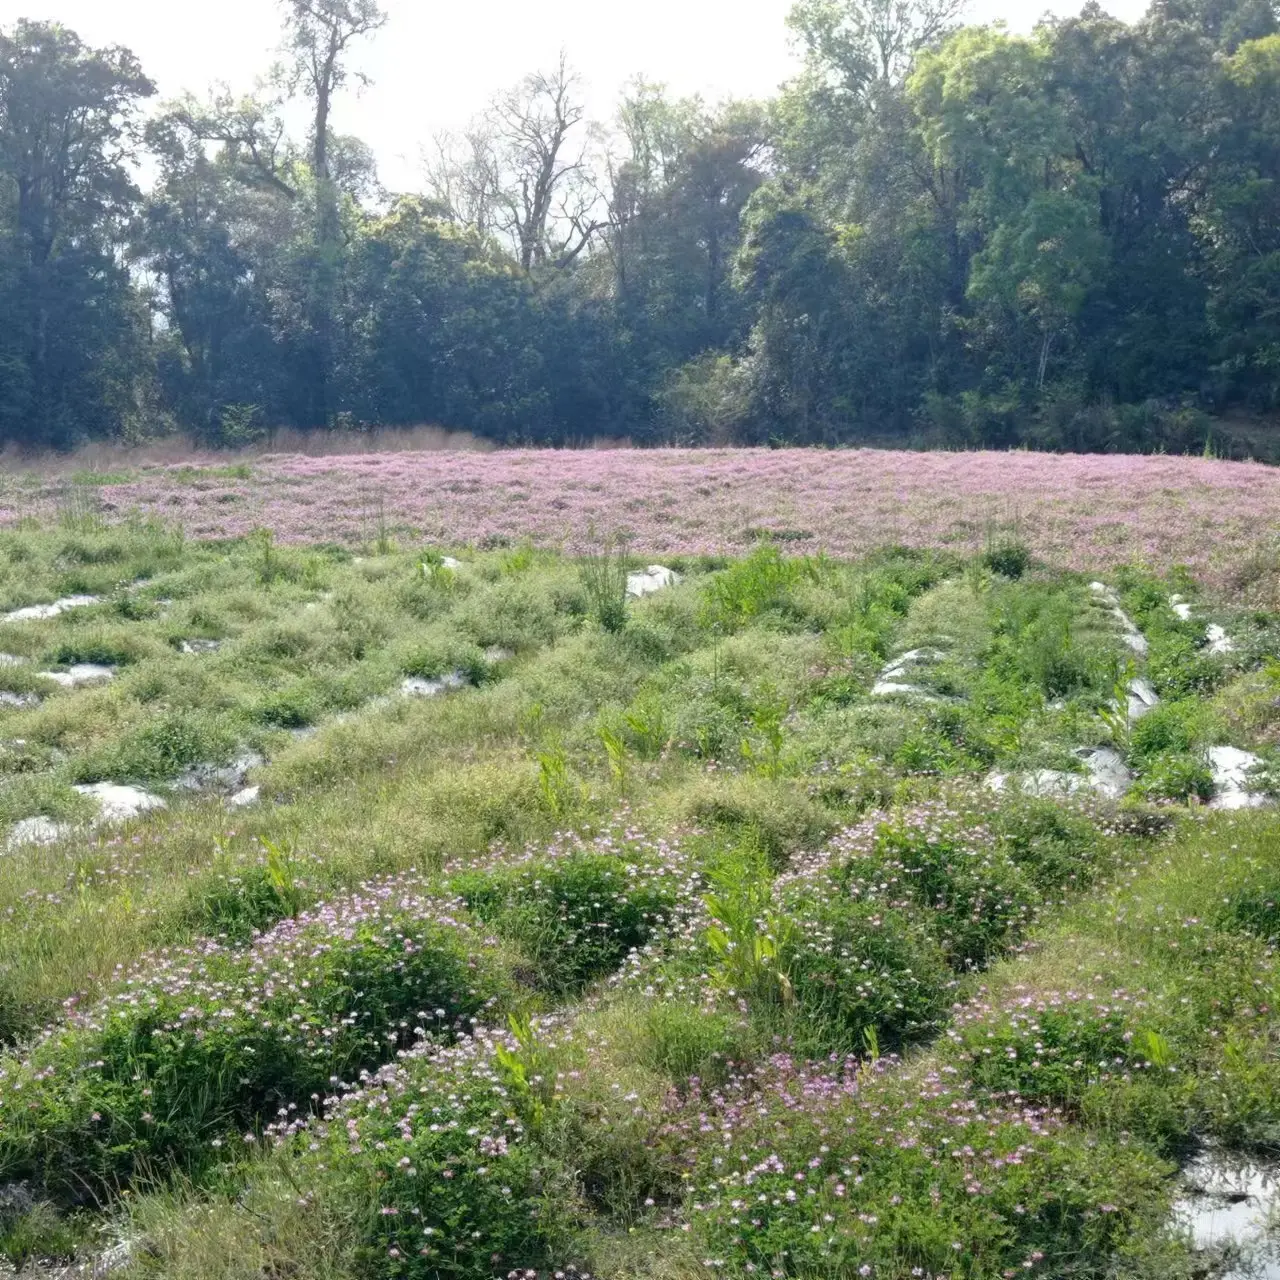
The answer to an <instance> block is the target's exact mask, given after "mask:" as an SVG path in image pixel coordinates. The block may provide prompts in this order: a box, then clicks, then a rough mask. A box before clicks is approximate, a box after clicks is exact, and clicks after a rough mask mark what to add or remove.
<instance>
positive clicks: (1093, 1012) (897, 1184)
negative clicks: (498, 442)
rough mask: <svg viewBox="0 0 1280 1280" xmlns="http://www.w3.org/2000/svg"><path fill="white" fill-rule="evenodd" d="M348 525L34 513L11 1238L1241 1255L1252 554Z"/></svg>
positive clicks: (1273, 1112)
mask: <svg viewBox="0 0 1280 1280" xmlns="http://www.w3.org/2000/svg"><path fill="white" fill-rule="evenodd" d="M515 456H517V457H518V456H519V455H515ZM639 456H641V457H644V456H647V455H639ZM726 456H728V455H726ZM810 456H815V455H810ZM842 456H843V455H831V457H832V458H834V459H836V460H837V461H838V460H839V459H840V458H841V457H842ZM775 457H781V459H782V461H783V462H786V461H787V459H786V455H772V454H769V455H765V454H761V455H759V458H758V459H756V458H747V459H746V461H747V462H750V463H752V464H753V465H764V464H765V463H766V462H768V461H769V460H770V459H773V458H775ZM325 461H329V460H325ZM944 461H945V460H944ZM953 461H954V460H953ZM1015 461H1017V459H1015ZM1067 461H1070V460H1067ZM268 465H271V466H275V465H278V464H276V463H271V464H268ZM279 465H283V464H279ZM655 465H656V464H655ZM948 465H951V464H950V463H948ZM956 465H958V462H957V463H956ZM1182 465H1184V466H1185V464H1182ZM241 480H243V482H244V483H246V484H250V483H257V480H255V479H253V477H252V476H251V477H250V478H248V479H245V478H244V477H240V478H238V479H237V482H238V483H239V482H240V481H241ZM109 489H110V487H109V486H107V487H105V488H104V490H103V491H104V492H108V491H109ZM95 491H97V490H96V488H95ZM227 505H228V506H233V505H234V504H227ZM365 510H366V512H367V510H368V509H367V508H366V509H365ZM362 518H363V517H362ZM735 518H736V517H735ZM753 518H754V517H753ZM789 518H790V517H788V519H789ZM343 532H344V531H343V530H342V529H335V528H331V529H329V530H328V531H327V535H326V536H325V537H324V539H323V541H320V542H311V541H307V540H306V539H305V538H304V537H303V535H302V533H301V532H300V530H299V529H297V528H295V530H294V534H295V540H293V541H286V540H284V539H283V538H275V537H267V536H265V535H263V534H261V533H255V534H249V535H246V536H245V537H243V538H240V539H236V540H231V541H225V542H221V543H213V542H209V541H202V540H200V539H194V538H189V537H188V538H183V537H180V536H178V534H177V533H176V532H175V530H174V528H173V526H172V525H171V524H169V525H167V524H165V523H163V522H161V521H158V520H148V519H145V518H131V519H126V520H122V521H120V522H115V523H113V522H112V521H111V520H110V519H108V518H104V513H103V512H102V511H101V510H99V509H97V508H94V509H92V510H89V511H87V512H86V510H85V509H84V508H83V507H79V506H76V507H72V506H67V505H66V504H65V502H64V506H63V507H62V509H61V512H60V515H59V516H58V518H57V520H56V521H53V522H46V523H44V524H38V525H37V524H27V525H24V526H22V527H20V528H13V529H7V530H0V606H3V607H2V608H0V613H4V614H9V615H13V614H16V615H17V616H14V617H10V618H8V619H7V620H5V621H3V622H0V654H4V655H6V656H5V657H4V658H0V694H7V695H10V696H9V697H7V698H0V823H2V824H3V829H2V830H0V849H3V852H0V1273H3V1268H4V1266H6V1265H7V1266H10V1267H11V1268H12V1269H13V1270H15V1271H16V1272H18V1273H19V1274H27V1275H48V1274H49V1273H50V1270H51V1269H53V1270H54V1271H55V1273H56V1269H57V1268H60V1267H61V1268H65V1267H74V1266H83V1267H90V1268H91V1267H95V1266H96V1267H98V1268H99V1269H101V1268H102V1267H103V1266H105V1265H106V1264H107V1261H109V1262H110V1264H111V1266H112V1267H113V1268H114V1269H115V1270H116V1271H118V1272H119V1274H121V1275H124V1276H130V1277H165V1278H167V1280H187V1278H190V1280H195V1278H196V1277H200V1280H204V1278H205V1277H210V1276H215V1277H222V1278H224V1280H251V1278H257V1280H261V1278H262V1277H265V1276H283V1275H288V1276H293V1277H298V1280H436V1278H437V1277H445V1276H450V1277H469V1278H475V1280H482V1278H488V1277H503V1276H519V1277H528V1278H537V1280H550V1278H551V1277H556V1276H576V1277H588V1276H595V1277H618V1278H619V1280H621V1278H622V1277H628V1278H630V1277H644V1278H646V1280H686V1278H687V1280H691V1278H692V1277H695V1276H698V1277H703V1276H713V1275H723V1276H730V1277H740V1278H742V1280H745V1278H746V1277H752V1276H761V1275H768V1276H778V1277H788V1278H790V1277H795V1278H796V1280H801V1278H805V1280H808V1278H810V1277H824V1278H825V1277H830V1278H831V1280H835V1278H836V1277H846V1276H851V1275H857V1276H859V1277H873V1276H874V1277H884V1278H885V1280H898V1278H899V1277H901V1278H902V1280H907V1278H908V1277H914V1278H915V1280H922V1278H924V1277H928V1278H929V1280H942V1278H943V1277H946V1278H947V1280H953V1278H954V1280H970V1278H971V1280H979V1278H980V1277H981V1278H984V1280H985V1278H986V1277H992V1278H993V1280H994V1278H995V1277H999V1280H1010V1277H1012V1276H1016V1275H1024V1274H1026V1275H1032V1276H1045V1277H1067V1276H1077V1275H1081V1274H1089V1275H1103V1274H1105V1275H1109V1276H1117V1277H1121V1276H1129V1277H1134V1280H1138V1278H1139V1277H1146V1276H1150V1277H1152V1278H1153V1280H1154V1278H1155V1277H1156V1276H1161V1277H1165V1276H1178V1277H1182V1276H1185V1277H1187V1278H1188V1280H1190V1277H1192V1276H1203V1275H1206V1274H1208V1273H1210V1272H1212V1271H1213V1270H1215V1269H1220V1268H1221V1267H1223V1266H1225V1265H1227V1264H1229V1263H1233V1261H1234V1259H1235V1254H1233V1252H1232V1250H1231V1247H1230V1246H1228V1247H1226V1248H1217V1249H1211V1250H1209V1251H1206V1250H1204V1249H1203V1248H1197V1247H1196V1244H1195V1241H1194V1240H1193V1238H1192V1237H1191V1236H1190V1235H1189V1234H1188V1232H1187V1231H1186V1230H1185V1229H1184V1227H1183V1226H1182V1225H1180V1221H1181V1220H1180V1219H1179V1218H1178V1217H1177V1216H1176V1214H1175V1213H1174V1212H1173V1207H1174V1202H1175V1201H1176V1200H1177V1199H1178V1197H1179V1195H1180V1194H1181V1192H1180V1187H1181V1182H1180V1177H1181V1175H1180V1169H1181V1168H1182V1166H1184V1165H1185V1164H1186V1163H1187V1162H1188V1160H1189V1158H1190V1157H1191V1156H1192V1154H1193V1153H1196V1152H1202V1151H1204V1150H1205V1149H1208V1150H1210V1151H1211V1152H1214V1153H1218V1154H1219V1155H1221V1156H1222V1157H1223V1158H1225V1156H1226V1155H1228V1154H1232V1153H1234V1154H1250V1155H1252V1156H1254V1157H1258V1156H1260V1155H1261V1156H1263V1157H1265V1155H1266V1153H1268V1152H1269V1151H1271V1150H1272V1149H1273V1148H1274V1145H1275V1143H1276V1141H1277V1135H1278V1134H1280V1059H1278V1058H1277V1055H1276V1053H1275V1045H1276V1043H1277V1033H1278V1030H1280V1028H1278V1026H1277V1022H1276V1014H1275V1010H1276V1008H1277V1000H1278V997H1280V953H1278V952H1277V950H1276V941H1277V939H1278V938H1280V910H1278V909H1277V906H1276V904H1277V902H1280V862H1278V861H1277V856H1276V852H1275V851H1276V850H1277V849H1278V848H1280V816H1278V815H1277V812H1276V809H1275V808H1274V807H1273V804H1274V800H1275V799H1276V797H1277V796H1280V751H1278V750H1277V742H1278V741H1280V669H1278V668H1277V663H1276V660H1275V657H1274V655H1275V653H1276V652H1277V638H1278V637H1280V613H1277V611H1276V610H1275V609H1274V607H1271V606H1270V605H1269V603H1268V601H1267V599H1266V598H1265V596H1263V595H1259V594H1257V593H1256V592H1255V591H1254V590H1253V586H1254V585H1255V584H1256V582H1257V581H1264V580H1266V573H1267V569H1266V564H1267V563H1268V562H1266V561H1265V560H1264V559H1260V560H1259V563H1260V564H1261V566H1262V567H1261V569H1259V570H1258V572H1257V575H1256V576H1255V577H1254V578H1252V579H1251V580H1250V581H1249V582H1248V583H1243V582H1238V581H1237V582H1236V585H1235V586H1234V587H1233V586H1232V581H1233V580H1232V579H1230V577H1229V576H1221V577H1217V578H1197V577H1196V575H1195V574H1193V573H1191V572H1190V571H1189V570H1186V569H1181V570H1174V571H1169V572H1166V571H1163V570H1161V569H1160V568H1159V566H1157V565H1153V564H1150V563H1148V564H1126V565H1123V566H1119V567H1105V566H1103V567H1097V566H1095V565H1093V564H1091V565H1089V566H1088V567H1089V573H1088V574H1081V573H1078V572H1074V571H1072V570H1071V569H1070V568H1064V567H1063V565H1062V564H1061V563H1058V564H1054V563H1050V562H1049V560H1048V558H1047V557H1045V556H1043V555H1041V549H1038V548H1037V547H1034V546H1028V545H1027V544H1026V543H1023V542H1020V541H1017V540H1016V539H1014V538H1013V537H1012V536H1011V535H1010V533H1009V531H1008V530H1007V529H1006V530H1003V531H1001V532H1000V534H999V536H997V537H993V538H990V539H989V538H988V536H987V534H986V532H985V531H983V532H981V533H980V534H978V533H975V535H974V536H975V538H976V540H977V544H978V547H979V550H978V552H977V553H973V552H971V551H967V550H964V549H962V548H961V546H960V545H959V544H958V543H953V544H951V545H947V546H931V547H925V548H921V549H914V550H913V549H910V548H902V547H899V548H897V549H881V550H874V551H870V552H868V553H867V554H865V555H861V556H856V557H854V556H849V557H837V556H835V555H830V554H829V555H818V554H816V550H817V549H816V548H814V552H815V553H814V554H805V553H804V552H805V550H806V549H807V547H808V544H807V542H805V541H804V540H798V539H796V538H794V537H792V538H790V539H787V538H782V539H775V540H773V541H767V540H766V541H764V542H761V540H760V536H759V534H755V535H753V541H754V543H755V544H756V545H754V546H753V547H750V548H748V547H745V546H744V545H738V546H737V547H736V549H734V548H732V547H730V544H729V543H727V542H726V543H725V544H724V546H723V547H722V548H721V549H722V550H723V549H725V548H729V549H730V550H735V554H733V555H732V556H727V555H726V556H723V557H722V558H719V559H710V558H703V557H700V556H694V555H689V556H688V557H686V558H683V559H682V560H681V561H680V565H681V568H682V569H683V571H684V577H683V580H682V581H679V582H678V583H676V584H674V585H671V586H668V587H666V588H664V589H662V590H659V591H657V592H656V593H655V594H653V595H651V596H648V597H645V598H643V599H632V600H628V599H627V597H626V595H625V589H626V581H627V570H628V568H630V567H633V566H632V565H629V564H628V563H627V562H626V561H625V559H624V558H622V557H621V556H619V555H618V554H617V553H612V552H608V551H604V550H601V549H600V546H599V544H598V543H597V544H596V546H595V547H594V549H593V548H591V547H584V550H585V551H586V552H587V553H588V554H586V555H584V556H583V557H582V558H579V559H576V560H575V559H574V558H571V557H568V556H566V555H564V554H563V553H561V552H557V551H552V550H545V549H538V548H536V547H534V546H532V545H525V544H522V543H521V542H520V540H519V538H518V537H516V536H515V534H514V533H513V535H512V538H511V540H510V545H489V546H488V547H487V548H485V547H481V546H480V545H478V543H479V541H480V539H478V538H476V539H471V540H467V539H459V540H458V541H455V542H450V543H448V544H445V543H442V542H441V541H440V540H439V539H429V540H426V541H423V540H421V539H418V538H416V537H415V538H411V537H410V536H409V535H407V534H406V533H405V532H404V531H403V530H401V529H400V528H398V527H397V525H396V523H395V522H394V521H392V520H390V519H387V518H385V513H384V516H383V517H380V518H379V519H378V520H375V521H374V522H373V523H372V524H370V525H368V526H366V527H365V528H364V529H363V532H362V531H361V528H360V526H359V525H358V524H357V523H353V524H352V525H350V526H349V527H348V528H347V529H346V530H345V532H346V533H347V534H349V535H350V539H351V543H352V544H351V545H343V544H342V543H343V539H342V538H340V537H339V536H338V535H339V534H341V533H343ZM922 538H923V535H922ZM469 542H470V544H469ZM704 549H705V548H704ZM446 551H447V552H449V553H450V558H448V559H446V556H445V554H444V553H445V552H446ZM454 556H456V559H454V558H452V557H454ZM649 558H650V557H649V556H648V555H645V556H644V557H643V559H644V561H646V562H647V560H648V559H649ZM1095 573H1096V574H1098V575H1100V576H1102V577H1104V578H1105V582H1104V583H1093V582H1091V581H1090V577H1091V575H1092V574H1095ZM1175 596H1176V597H1177V599H1176V601H1175V600H1174V599H1173V598H1174V597H1175ZM59 600H61V601H69V600H70V601H74V603H73V604H70V605H67V606H66V607H65V608H63V609H62V610H61V611H60V612H56V613H50V611H48V610H44V611H37V612H36V613H32V612H31V611H30V606H32V605H40V604H43V603H46V602H54V601H59ZM1175 603H1176V604H1177V605H1178V606H1179V607H1177V608H1175V607H1174V605H1175ZM46 615H47V616H46ZM87 663H94V664H98V665H99V666H100V667H101V668H104V669H105V670H107V671H108V672H109V676H107V677H100V678H99V679H98V680H97V681H96V682H92V683H88V684H82V685H77V684H75V683H74V682H71V681H67V682H64V681H59V680H54V679H52V678H51V676H50V675H49V674H47V673H54V674H65V673H66V672H69V671H70V670H71V669H72V668H73V667H74V666H75V665H76V664H87ZM42 673H43V674H42ZM1135 690H1139V691H1141V696H1139V695H1138V693H1135V692H1134V691H1135ZM1223 752H1227V753H1230V754H1229V756H1228V757H1223V756H1222V753H1223ZM1221 758H1229V759H1230V760H1231V761H1233V762H1235V763H1234V764H1233V765H1232V770H1234V772H1233V771H1231V770H1228V771H1227V772H1224V771H1223V768H1222V767H1221V765H1220V763H1219V761H1220V759H1221ZM1241 762H1243V763H1241ZM103 784H105V785H108V786H110V787H111V788H113V789H115V790H117V791H124V790H128V789H129V788H145V789H146V794H147V795H148V796H150V797H151V799H152V800H154V801H156V802H158V803H157V804H153V805H151V806H150V807H149V808H147V809H146V810H145V811H141V812H139V813H138V815H137V816H135V817H132V818H124V817H121V816H119V815H114V816H113V815H111V814H108V813H107V811H106V810H105V809H104V808H99V809H95V805H99V804H100V800H99V799H98V797H99V794H100V793H99V792H95V791H86V790H84V788H88V787H92V786H101V785H103ZM77 788H81V789H80V790H77ZM160 802H162V804H163V807H160ZM1228 806H1230V807H1228Z"/></svg>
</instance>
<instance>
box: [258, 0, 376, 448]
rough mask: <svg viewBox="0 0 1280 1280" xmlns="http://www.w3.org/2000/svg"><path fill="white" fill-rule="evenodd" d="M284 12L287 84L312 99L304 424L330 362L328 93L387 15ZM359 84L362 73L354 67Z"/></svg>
mask: <svg viewBox="0 0 1280 1280" xmlns="http://www.w3.org/2000/svg"><path fill="white" fill-rule="evenodd" d="M281 4H282V5H283V7H284V13H285V47H286V50H287V52H288V54H289V57H290V63H289V66H288V67H287V68H286V76H287V82H288V84H289V86H290V88H291V89H295V90H296V89H297V88H299V87H301V89H302V91H303V92H304V94H305V95H306V96H307V97H308V98H310V99H311V102H312V120H311V137H310V151H311V180H312V183H313V188H314V196H313V199H314V202H315V237H316V243H315V254H314V260H313V263H312V271H311V275H312V296H311V300H310V305H309V306H308V308H307V325H308V328H309V330H310V332H309V334H308V335H307V340H306V341H305V342H304V343H303V344H302V345H303V350H304V351H305V352H306V353H307V354H306V364H307V365H308V369H307V375H306V376H307V380H308V382H309V383H310V385H311V387H312V388H313V394H312V396H311V403H310V406H309V408H308V409H307V410H306V411H305V413H306V418H307V420H308V425H312V424H327V423H328V422H329V421H330V420H331V418H332V416H333V405H332V403H331V397H330V395H329V380H330V376H331V373H332V365H333V312H334V306H335V293H336V290H337V281H338V275H339V270H340V267H339V262H338V259H339V257H340V255H341V251H342V246H341V243H340V241H341V217H340V214H339V207H338V206H339V194H340V193H339V188H338V185H337V183H336V182H335V181H334V173H333V167H332V164H331V155H330V152H331V148H332V146H333V134H332V128H331V123H330V121H331V117H332V113H333V101H334V96H335V94H336V93H337V92H338V91H339V90H340V89H341V88H342V87H343V85H344V84H346V83H347V81H348V79H349V78H350V76H351V75H352V74H353V73H352V72H351V71H350V69H349V67H348V65H347V58H348V55H349V53H350V51H351V46H352V45H353V44H355V42H356V41H358V40H359V39H361V38H362V37H364V36H368V35H371V34H373V33H374V32H376V31H378V30H380V29H381V28H382V27H383V26H384V25H385V24H386V21H387V18H386V14H385V13H384V12H383V11H382V9H381V8H380V7H379V6H378V4H377V0H281ZM356 78H357V79H358V80H360V82H361V83H366V79H365V77H364V76H363V75H359V74H358V73H356Z"/></svg>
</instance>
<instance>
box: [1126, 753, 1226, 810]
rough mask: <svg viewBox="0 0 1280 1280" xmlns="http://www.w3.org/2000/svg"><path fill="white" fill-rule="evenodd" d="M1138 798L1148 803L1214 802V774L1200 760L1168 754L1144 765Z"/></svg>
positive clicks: (1191, 756) (1186, 754)
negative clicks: (1193, 799) (1156, 801)
mask: <svg viewBox="0 0 1280 1280" xmlns="http://www.w3.org/2000/svg"><path fill="white" fill-rule="evenodd" d="M1137 791H1138V794H1139V795H1142V796H1144V797H1145V798H1146V799H1148V800H1190V799H1192V798H1193V797H1194V798H1195V799H1197V800H1203V801H1208V800H1211V799H1213V792H1214V783H1213V773H1212V772H1211V771H1210V769H1209V766H1208V765H1207V764H1206V763H1205V761H1204V759H1203V757H1201V756H1198V755H1191V754H1190V753H1189V752H1185V751H1169V752H1166V753H1165V754H1163V755H1159V756H1155V757H1153V758H1151V759H1149V760H1148V761H1147V762H1146V765H1145V767H1144V769H1143V773H1142V777H1141V778H1140V779H1139V780H1138V784H1137Z"/></svg>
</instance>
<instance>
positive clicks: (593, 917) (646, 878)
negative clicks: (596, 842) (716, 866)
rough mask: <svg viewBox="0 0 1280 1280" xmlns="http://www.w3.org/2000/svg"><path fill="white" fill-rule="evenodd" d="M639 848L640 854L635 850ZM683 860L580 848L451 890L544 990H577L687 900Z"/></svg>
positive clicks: (462, 881)
mask: <svg viewBox="0 0 1280 1280" xmlns="http://www.w3.org/2000/svg"><path fill="white" fill-rule="evenodd" d="M637 854H639V856H636V855H637ZM686 880H687V876H686V873H685V872H684V871H683V870H681V869H680V867H679V866H677V865H673V864H672V863H670V862H664V861H661V860H660V859H657V858H654V857H652V856H651V855H648V854H646V853H644V852H641V851H639V850H635V851H626V852H624V853H622V854H621V855H619V854H614V853H596V852H591V851H590V850H589V849H585V848H584V849H582V850H578V851H574V852H571V853H568V854H566V855H565V856H563V857H560V858H556V859H553V860H548V861H537V862H531V863H528V864H526V865H524V866H522V867H519V868H514V869H506V868H501V867H499V868H494V869H492V870H487V871H473V872H468V873H463V874H460V875H457V876H455V877H453V879H452V880H451V881H450V888H451V890H452V891H453V892H454V893H456V894H457V895H458V896H459V897H460V898H461V899H462V900H463V901H464V902H465V903H466V905H467V907H468V908H469V909H470V910H471V911H472V912H474V914H475V915H476V916H477V917H478V918H479V919H481V920H483V921H484V922H485V923H486V924H489V925H492V926H493V927H494V928H495V929H497V930H498V931H499V932H500V933H501V934H502V935H503V936H504V937H506V938H508V939H510V940H511V941H512V942H513V943H515V944H516V945H517V946H518V947H519V949H520V951H521V953H522V955H523V956H525V957H526V958H527V959H528V961H529V963H530V965H531V967H532V977H533V980H534V982H535V983H536V984H537V985H538V986H540V987H542V988H544V989H545V990H548V991H552V992H556V993H561V994H562V993H565V992H571V991H577V990H580V989H581V988H582V987H583V986H585V985H586V984H587V983H588V982H591V981H592V980H593V979H595V978H599V977H602V976H604V975H605V974H608V973H612V972H613V971H614V970H616V969H617V968H618V966H619V965H621V963H622V962H623V960H624V959H626V957H627V955H628V954H629V953H630V952H631V951H633V950H636V949H638V948H640V947H643V946H644V945H645V944H646V943H648V942H649V940H650V939H651V938H652V937H653V936H654V935H655V934H656V933H658V932H659V931H661V930H662V929H664V928H666V927H667V926H668V925H669V924H670V923H671V921H672V919H673V918H674V916H675V913H676V911H677V909H678V908H679V907H680V906H681V905H682V904H684V905H687V904H688V902H689V895H690V892H691V885H690V884H688V883H687V882H686Z"/></svg>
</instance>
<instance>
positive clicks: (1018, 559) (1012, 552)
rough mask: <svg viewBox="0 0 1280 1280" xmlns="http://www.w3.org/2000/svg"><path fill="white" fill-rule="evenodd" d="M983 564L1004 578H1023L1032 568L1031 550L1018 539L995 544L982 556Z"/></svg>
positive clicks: (1003, 540) (1009, 539)
mask: <svg viewBox="0 0 1280 1280" xmlns="http://www.w3.org/2000/svg"><path fill="white" fill-rule="evenodd" d="M982 563H983V564H984V565H986V567H987V568H988V569H990V570H991V572H992V573H998V574H1000V576H1001V577H1004V578H1011V579H1016V578H1021V577H1022V575H1023V574H1024V573H1026V571H1027V570H1028V569H1029V568H1031V548H1030V547H1028V546H1027V544H1026V543H1025V542H1021V541H1019V540H1018V539H1016V538H1005V539H1001V540H999V541H996V542H994V543H993V544H992V545H991V546H989V547H988V548H987V549H986V551H984V552H983V554H982Z"/></svg>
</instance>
